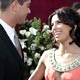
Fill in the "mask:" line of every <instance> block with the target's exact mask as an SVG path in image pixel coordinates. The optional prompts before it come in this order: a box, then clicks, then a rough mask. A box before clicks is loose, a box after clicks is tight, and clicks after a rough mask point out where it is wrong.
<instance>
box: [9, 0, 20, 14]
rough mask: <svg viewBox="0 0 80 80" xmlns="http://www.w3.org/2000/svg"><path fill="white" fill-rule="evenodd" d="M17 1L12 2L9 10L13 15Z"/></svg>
mask: <svg viewBox="0 0 80 80" xmlns="http://www.w3.org/2000/svg"><path fill="white" fill-rule="evenodd" d="M17 5H18V0H14V1H13V2H12V4H11V6H10V10H11V11H12V12H13V13H15V12H16V11H17V7H18V6H17Z"/></svg>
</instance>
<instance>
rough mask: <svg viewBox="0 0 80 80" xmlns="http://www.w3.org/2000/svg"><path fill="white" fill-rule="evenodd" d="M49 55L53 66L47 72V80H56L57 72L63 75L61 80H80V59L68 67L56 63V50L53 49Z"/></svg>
mask: <svg viewBox="0 0 80 80" xmlns="http://www.w3.org/2000/svg"><path fill="white" fill-rule="evenodd" d="M49 54H50V55H49V63H50V65H51V66H50V67H48V68H46V70H45V80H56V72H60V73H62V74H61V79H59V80H80V68H79V67H80V57H78V58H77V59H75V60H74V61H73V62H72V63H70V64H68V65H66V66H61V65H59V64H58V63H57V62H56V61H55V57H54V56H55V49H52V50H51V51H50V53H49Z"/></svg>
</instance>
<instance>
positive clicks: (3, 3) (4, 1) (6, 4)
mask: <svg viewBox="0 0 80 80" xmlns="http://www.w3.org/2000/svg"><path fill="white" fill-rule="evenodd" d="M13 1H14V0H0V2H1V10H2V11H5V10H6V9H7V8H8V7H9V6H10V4H12V2H13ZM24 1H25V0H18V2H19V4H20V5H23V3H24Z"/></svg>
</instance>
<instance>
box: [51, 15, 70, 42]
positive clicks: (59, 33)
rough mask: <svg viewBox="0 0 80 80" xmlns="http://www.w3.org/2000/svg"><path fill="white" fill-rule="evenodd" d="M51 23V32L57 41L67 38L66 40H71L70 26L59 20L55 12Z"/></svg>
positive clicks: (63, 40)
mask: <svg viewBox="0 0 80 80" xmlns="http://www.w3.org/2000/svg"><path fill="white" fill-rule="evenodd" d="M51 25H52V34H53V36H54V38H55V40H56V41H57V42H61V43H63V42H65V41H67V40H68V41H70V40H71V38H70V35H69V31H70V30H71V28H70V26H69V25H65V24H63V23H62V22H61V21H60V20H59V18H58V16H57V14H55V15H54V16H53V17H52V20H51Z"/></svg>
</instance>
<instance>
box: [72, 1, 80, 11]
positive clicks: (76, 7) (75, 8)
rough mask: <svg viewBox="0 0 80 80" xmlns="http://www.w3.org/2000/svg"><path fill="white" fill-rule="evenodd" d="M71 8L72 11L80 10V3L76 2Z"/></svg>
mask: <svg viewBox="0 0 80 80" xmlns="http://www.w3.org/2000/svg"><path fill="white" fill-rule="evenodd" d="M71 7H72V9H74V10H76V11H77V10H78V9H80V2H74V3H73V4H72V6H71Z"/></svg>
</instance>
